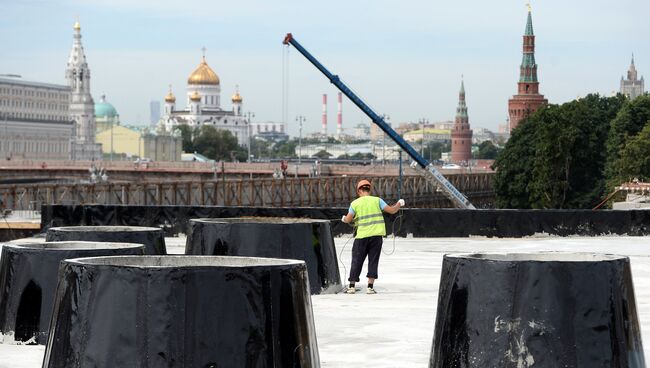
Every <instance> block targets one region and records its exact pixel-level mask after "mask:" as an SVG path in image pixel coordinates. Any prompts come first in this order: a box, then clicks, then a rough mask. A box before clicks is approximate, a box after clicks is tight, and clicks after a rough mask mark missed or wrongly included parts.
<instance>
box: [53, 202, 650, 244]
mask: <svg viewBox="0 0 650 368" xmlns="http://www.w3.org/2000/svg"><path fill="white" fill-rule="evenodd" d="M406 205H407V206H408V205H409V204H408V203H407V204H406ZM346 213H347V207H339V208H335V207H334V208H333V207H330V208H310V207H294V208H268V207H219V206H118V205H115V206H72V205H71V206H66V205H54V206H44V207H43V212H42V218H41V221H42V223H41V224H42V227H43V229H46V228H49V227H52V226H66V225H131V226H156V227H161V228H163V229H164V230H165V232H166V234H168V235H173V234H178V233H187V230H188V225H189V220H190V219H192V218H206V217H208V218H219V217H241V216H265V217H303V218H313V219H327V220H330V221H331V223H332V233H333V234H334V235H335V236H336V235H340V234H349V233H351V232H352V227H350V226H349V225H347V224H343V223H342V222H341V221H340V218H341V216H342V215H344V214H346ZM400 214H401V216H399V215H400ZM385 219H386V224H387V230H388V231H389V232H392V231H393V230H394V231H395V232H396V233H397V235H398V236H407V235H409V234H411V235H413V236H414V237H467V236H487V237H504V238H505V237H522V236H531V235H536V234H548V235H559V236H568V235H581V236H597V235H608V234H618V235H629V236H644V235H650V210H630V211H614V210H598V211H592V210H458V209H411V208H406V209H403V210H402V211H401V212H400V213H399V214H398V215H393V216H385Z"/></svg>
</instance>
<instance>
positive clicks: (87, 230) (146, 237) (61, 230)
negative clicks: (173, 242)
mask: <svg viewBox="0 0 650 368" xmlns="http://www.w3.org/2000/svg"><path fill="white" fill-rule="evenodd" d="M45 240H46V241H70V240H83V241H99V242H117V243H138V244H144V246H145V248H144V253H145V254H152V255H165V254H167V248H166V246H165V233H164V232H163V231H162V229H160V228H158V227H144V226H63V227H52V228H49V229H47V235H46V236H45Z"/></svg>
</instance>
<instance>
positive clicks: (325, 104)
mask: <svg viewBox="0 0 650 368" xmlns="http://www.w3.org/2000/svg"><path fill="white" fill-rule="evenodd" d="M322 123H323V129H322V131H321V134H323V135H327V94H324V93H323V121H322Z"/></svg>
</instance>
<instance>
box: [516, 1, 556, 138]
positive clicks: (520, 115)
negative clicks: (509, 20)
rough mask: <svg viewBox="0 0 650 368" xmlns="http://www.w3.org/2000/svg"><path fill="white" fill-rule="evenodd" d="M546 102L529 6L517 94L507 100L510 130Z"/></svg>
mask: <svg viewBox="0 0 650 368" xmlns="http://www.w3.org/2000/svg"><path fill="white" fill-rule="evenodd" d="M547 103H548V100H547V99H546V98H544V95H541V94H540V93H539V81H538V80H537V64H536V63H535V34H534V33H533V17H532V15H531V10H530V7H529V8H528V20H527V21H526V31H525V32H524V50H523V59H522V61H521V67H520V68H519V83H518V90H517V94H516V95H514V96H512V98H511V99H510V100H508V114H509V115H510V130H512V129H514V128H516V127H517V125H519V122H520V121H521V120H523V119H524V118H526V117H527V116H529V115H530V114H532V113H534V112H535V111H537V109H539V108H540V106H542V105H545V104H547Z"/></svg>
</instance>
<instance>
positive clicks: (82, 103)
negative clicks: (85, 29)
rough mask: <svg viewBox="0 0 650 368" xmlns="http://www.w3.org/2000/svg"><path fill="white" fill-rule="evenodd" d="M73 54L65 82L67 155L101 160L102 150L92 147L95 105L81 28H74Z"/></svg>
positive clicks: (98, 147) (77, 24)
mask: <svg viewBox="0 0 650 368" xmlns="http://www.w3.org/2000/svg"><path fill="white" fill-rule="evenodd" d="M73 29H74V36H73V42H72V51H70V57H69V58H68V65H67V67H66V71H65V78H66V80H67V82H68V86H69V87H70V108H69V113H70V120H71V121H72V122H73V124H74V127H73V134H72V136H73V138H72V141H73V142H72V145H71V149H70V155H71V158H72V159H73V160H101V158H102V146H101V144H97V143H95V101H93V97H92V96H91V94H90V69H89V68H88V63H87V62H86V55H85V53H84V48H83V45H82V44H81V26H80V25H79V22H76V23H75V25H74V27H73Z"/></svg>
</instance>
